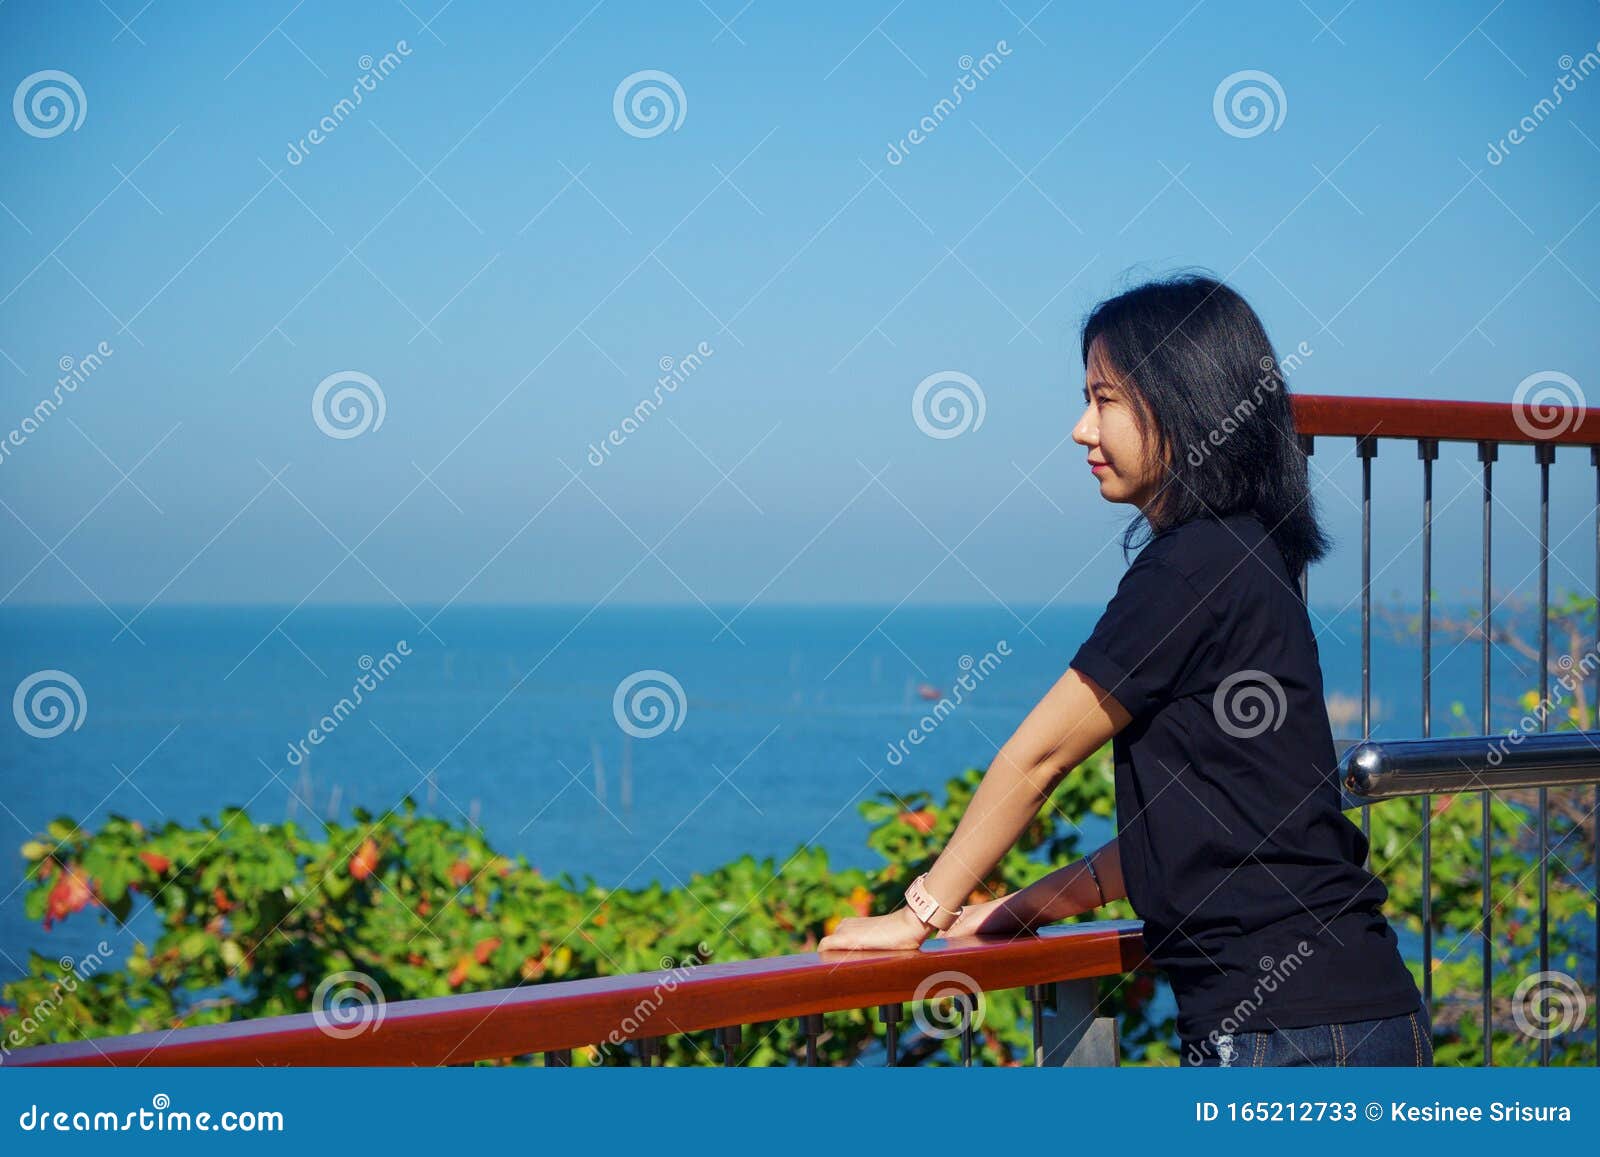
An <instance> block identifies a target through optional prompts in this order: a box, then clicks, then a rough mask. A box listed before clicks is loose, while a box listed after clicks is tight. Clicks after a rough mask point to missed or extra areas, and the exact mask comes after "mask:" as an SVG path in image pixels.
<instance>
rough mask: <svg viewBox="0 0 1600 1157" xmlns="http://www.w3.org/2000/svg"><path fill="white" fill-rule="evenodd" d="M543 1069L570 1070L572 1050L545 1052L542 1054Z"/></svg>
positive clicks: (550, 1050) (549, 1050)
mask: <svg viewBox="0 0 1600 1157" xmlns="http://www.w3.org/2000/svg"><path fill="white" fill-rule="evenodd" d="M544 1067H545V1068H547V1069H570V1068H571V1067H572V1050H571V1049H548V1050H546V1052H545V1054H544Z"/></svg>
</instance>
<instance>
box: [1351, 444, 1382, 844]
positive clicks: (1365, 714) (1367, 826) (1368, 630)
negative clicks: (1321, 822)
mask: <svg viewBox="0 0 1600 1157" xmlns="http://www.w3.org/2000/svg"><path fill="white" fill-rule="evenodd" d="M1356 454H1357V455H1358V456H1359V457H1360V458H1361V738H1362V739H1371V738H1372V460H1373V459H1374V458H1375V457H1377V455H1378V440H1377V439H1376V438H1374V437H1372V436H1371V435H1370V434H1369V435H1366V436H1364V437H1360V438H1357V439H1356ZM1361 834H1362V836H1363V837H1365V839H1366V842H1367V854H1366V857H1365V859H1363V861H1362V867H1369V866H1370V865H1371V863H1372V805H1371V804H1365V803H1364V804H1362V805H1361Z"/></svg>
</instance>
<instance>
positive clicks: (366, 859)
mask: <svg viewBox="0 0 1600 1157" xmlns="http://www.w3.org/2000/svg"><path fill="white" fill-rule="evenodd" d="M377 866H378V845H377V844H376V843H374V842H373V840H372V837H371V836H368V837H367V839H366V842H365V843H363V844H362V845H361V847H360V848H358V849H357V850H356V854H355V855H353V856H351V857H350V875H351V876H353V877H355V878H356V879H357V880H365V879H366V878H367V877H368V876H370V875H372V872H373V869H375V868H376V867H377Z"/></svg>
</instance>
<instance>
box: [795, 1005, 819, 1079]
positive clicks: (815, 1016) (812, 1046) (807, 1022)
mask: <svg viewBox="0 0 1600 1157" xmlns="http://www.w3.org/2000/svg"><path fill="white" fill-rule="evenodd" d="M800 1022H801V1025H802V1026H803V1027H804V1028H805V1032H806V1064H807V1065H811V1066H815V1065H816V1064H818V1063H819V1062H818V1061H817V1038H818V1037H819V1036H821V1035H822V1014H821V1013H820V1012H809V1013H807V1014H806V1015H805V1016H803V1017H801V1018H800Z"/></svg>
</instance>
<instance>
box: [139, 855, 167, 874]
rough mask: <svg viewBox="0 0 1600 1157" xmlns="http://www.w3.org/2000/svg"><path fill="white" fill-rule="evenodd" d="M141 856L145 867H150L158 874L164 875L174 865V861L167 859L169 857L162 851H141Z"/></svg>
mask: <svg viewBox="0 0 1600 1157" xmlns="http://www.w3.org/2000/svg"><path fill="white" fill-rule="evenodd" d="M139 858H140V859H141V860H143V861H144V866H145V867H147V868H149V869H150V870H151V871H152V872H154V873H155V874H156V875H158V876H159V875H162V874H163V873H165V872H166V870H167V869H168V868H170V867H172V861H171V860H169V859H167V857H165V856H163V855H162V854H161V853H160V852H140V853H139Z"/></svg>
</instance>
